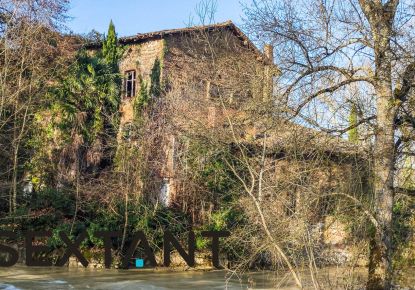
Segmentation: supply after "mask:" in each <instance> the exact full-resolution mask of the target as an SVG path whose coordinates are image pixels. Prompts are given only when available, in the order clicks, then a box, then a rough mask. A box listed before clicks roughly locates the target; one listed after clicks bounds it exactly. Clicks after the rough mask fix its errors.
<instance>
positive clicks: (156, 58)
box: [97, 21, 361, 210]
mask: <svg viewBox="0 0 415 290" xmlns="http://www.w3.org/2000/svg"><path fill="white" fill-rule="evenodd" d="M119 43H120V44H121V45H122V46H123V47H124V49H125V52H124V56H123V58H122V60H121V62H120V64H119V68H120V72H121V73H122V74H123V75H124V80H123V92H122V104H121V108H120V110H121V126H120V128H121V129H120V136H121V135H122V131H125V130H127V131H128V127H129V125H130V124H131V123H132V122H133V120H134V102H135V100H136V99H137V98H138V97H139V96H138V95H139V92H140V90H141V86H143V85H146V86H150V85H151V80H150V75H151V72H152V70H153V69H154V66H155V64H156V63H157V62H159V63H160V68H161V73H160V82H161V84H162V86H163V90H164V91H165V92H168V93H166V94H165V95H163V96H161V98H169V102H170V103H171V104H174V109H173V110H170V111H169V116H168V121H167V122H162V123H163V124H164V125H163V126H164V127H168V129H165V128H164V129H163V135H162V139H163V140H162V141H161V142H160V143H159V146H160V149H161V150H160V151H161V152H162V157H161V158H160V159H161V162H158V164H159V168H158V169H157V170H155V171H157V174H156V175H155V176H154V179H158V188H159V192H160V195H159V196H158V200H159V201H161V202H162V203H163V204H164V205H170V204H171V203H172V202H174V201H175V200H176V199H177V198H176V194H177V192H178V190H179V188H180V186H179V183H180V178H178V176H177V174H176V164H175V163H176V162H175V161H176V154H177V148H178V147H179V146H180V145H179V142H178V140H177V137H178V135H180V133H181V132H183V131H185V130H186V128H189V127H191V128H192V130H193V131H195V130H200V131H199V132H197V133H196V134H200V135H203V134H209V132H212V131H214V132H215V134H216V135H217V136H219V135H221V130H222V129H223V127H224V126H226V120H225V119H226V118H225V116H226V117H227V118H229V116H231V118H232V119H233V120H237V121H235V122H236V123H237V124H238V125H241V124H242V125H241V126H239V127H238V128H239V129H240V130H239V133H238V134H241V135H243V138H244V139H245V140H246V142H248V143H251V145H253V146H256V145H255V144H256V143H258V142H259V143H261V136H260V134H258V132H259V131H260V130H259V129H261V128H263V127H264V126H266V125H264V124H259V122H255V121H252V120H250V121H246V120H247V119H249V118H247V116H246V114H247V113H248V112H250V108H248V109H247V108H243V107H244V105H246V104H248V103H249V102H248V100H253V102H251V103H250V105H252V104H254V106H255V109H257V110H260V109H261V106H267V105H269V104H270V102H274V101H275V100H274V96H273V87H274V77H275V76H278V74H279V70H278V68H277V67H276V66H275V65H274V59H273V48H272V46H270V45H265V46H264V51H263V52H262V51H260V50H259V49H258V48H257V47H256V46H255V45H254V44H253V43H252V42H251V41H250V40H249V38H248V37H247V36H246V35H245V34H244V33H243V32H242V31H241V30H240V29H239V28H238V27H237V26H235V25H234V24H233V23H232V22H231V21H228V22H224V23H220V24H214V25H208V26H196V27H188V28H182V29H171V30H163V31H157V32H151V33H143V34H137V35H134V36H130V37H122V38H120V39H119ZM97 48H98V47H97ZM161 102H162V101H161ZM248 114H249V113H248ZM166 124H167V125H166ZM160 126H161V125H160ZM235 127H236V126H235ZM270 132H272V133H270V134H271V135H272V136H271V138H268V140H269V142H271V143H272V144H271V145H270V146H271V148H275V150H274V153H272V154H269V156H267V159H269V162H273V164H274V165H273V166H274V168H275V169H274V172H275V174H276V177H275V180H276V182H280V181H279V180H280V179H281V175H282V173H281V172H285V171H286V172H289V171H293V170H294V168H300V167H301V166H303V165H301V164H303V163H304V162H303V161H304V160H306V159H307V158H308V159H309V160H310V157H309V156H314V155H315V154H316V151H317V148H318V150H320V153H321V152H323V153H324V154H323V155H324V156H325V158H319V161H321V162H319V163H318V166H320V167H318V166H317V163H315V164H314V168H313V170H314V172H313V174H314V175H313V176H309V177H308V180H310V183H313V184H314V186H315V187H318V188H319V190H320V189H323V188H325V189H327V190H333V188H334V187H335V186H334V185H333V183H336V186H337V187H343V188H344V187H346V186H347V185H346V184H348V183H350V182H352V181H353V179H354V178H355V176H354V174H353V173H354V172H356V170H354V169H353V168H354V166H358V167H360V166H361V162H360V161H359V162H357V163H356V162H355V160H356V158H355V157H354V155H353V154H354V152H355V148H354V146H352V145H350V144H347V142H344V141H342V140H339V139H335V138H331V137H327V136H326V135H324V136H323V135H322V134H317V133H316V132H312V131H311V130H309V129H306V128H304V127H301V126H295V125H294V124H292V125H289V126H284V127H278V128H275V129H274V130H271V131H270ZM225 134H229V133H228V132H226V131H225V130H223V135H225ZM299 135H301V136H302V138H298V136H299ZM225 138H226V137H225ZM298 140H302V141H301V142H300V143H301V144H300V143H298ZM227 141H228V142H230V143H231V142H232V140H227ZM296 142H297V143H298V144H296ZM293 144H296V147H295V148H296V149H295V150H299V148H301V150H302V151H301V154H303V155H304V158H303V157H301V158H300V159H301V161H298V160H290V159H289V158H286V157H284V156H285V155H288V154H286V153H287V152H288V151H290V150H292V149H289V148H292V146H293ZM277 151H278V152H277ZM284 152H285V153H284ZM313 152H314V153H313ZM284 154H285V155H284ZM313 154H314V155H313ZM295 156H298V154H297V153H295ZM323 160H324V161H323ZM359 160H360V159H359ZM309 163H312V162H309ZM323 163H324V166H325V168H326V169H327V170H326V171H325V172H321V170H320V171H319V172H315V169H317V168H321V166H322V164H323ZM358 163H359V164H358ZM333 165H336V166H333ZM339 168H340V169H339ZM313 170H311V171H313ZM294 171H295V170H294ZM278 175H280V176H278ZM291 176H295V174H291ZM284 178H285V179H287V180H288V178H287V177H284ZM295 178H297V179H302V178H303V177H300V176H297V177H295ZM339 180H341V182H338V181H339ZM290 191H292V192H295V191H296V190H293V189H290ZM290 195H291V196H290V197H287V198H286V200H287V201H288V202H289V203H291V204H292V205H282V207H286V208H287V207H288V208H289V207H290V206H294V207H297V208H298V209H299V208H301V205H300V204H301V202H300V200H301V199H304V197H303V196H301V195H300V194H299V193H298V192H297V193H295V194H294V195H292V194H291V193H290ZM294 210H295V209H294Z"/></svg>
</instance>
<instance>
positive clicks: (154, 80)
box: [150, 58, 161, 97]
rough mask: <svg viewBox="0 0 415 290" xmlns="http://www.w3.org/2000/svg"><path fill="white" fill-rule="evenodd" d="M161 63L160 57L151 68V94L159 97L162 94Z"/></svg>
mask: <svg viewBox="0 0 415 290" xmlns="http://www.w3.org/2000/svg"><path fill="white" fill-rule="evenodd" d="M160 76H161V63H160V60H159V59H158V58H156V60H155V61H154V65H153V68H152V69H151V74H150V96H151V97H159V96H160V94H161V83H160Z"/></svg>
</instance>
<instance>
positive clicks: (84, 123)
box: [51, 51, 121, 141]
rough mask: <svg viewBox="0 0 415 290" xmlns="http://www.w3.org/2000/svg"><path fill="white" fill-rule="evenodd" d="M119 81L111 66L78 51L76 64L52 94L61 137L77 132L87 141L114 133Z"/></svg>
mask: <svg viewBox="0 0 415 290" xmlns="http://www.w3.org/2000/svg"><path fill="white" fill-rule="evenodd" d="M120 84H121V78H120V75H119V74H118V72H117V71H114V69H113V68H112V66H111V65H109V64H107V63H106V61H105V60H104V59H102V58H100V57H97V56H89V55H88V54H87V53H86V52H85V51H80V52H79V55H78V58H77V61H76V63H75V64H74V65H73V66H72V67H71V68H70V70H69V72H68V74H67V76H66V77H65V78H64V79H62V80H61V83H60V85H58V86H57V87H56V88H55V89H54V90H53V92H52V95H51V98H52V101H53V103H52V104H53V105H52V108H51V109H52V111H53V113H54V115H55V116H57V118H56V119H55V120H56V121H57V123H56V125H57V127H58V128H59V129H60V130H61V131H62V133H64V134H65V133H66V134H67V135H68V134H71V133H72V132H71V131H72V129H74V128H77V129H79V130H80V133H81V134H82V135H83V136H84V137H85V138H86V139H87V140H89V141H93V140H94V139H95V138H96V137H97V136H98V134H100V133H102V131H103V130H104V129H105V130H108V129H110V130H111V129H112V130H113V131H114V130H116V128H117V126H118V106H119V103H120Z"/></svg>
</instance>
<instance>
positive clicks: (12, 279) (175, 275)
mask: <svg viewBox="0 0 415 290" xmlns="http://www.w3.org/2000/svg"><path fill="white" fill-rule="evenodd" d="M318 271H319V272H318V274H317V276H316V277H315V279H314V285H313V279H311V277H310V275H309V273H308V272H303V273H302V274H301V277H302V278H301V279H302V282H303V283H304V286H305V288H306V289H315V286H316V285H315V283H316V281H318V282H317V283H318V284H319V285H318V286H321V288H324V289H346V288H347V289H359V288H361V287H362V286H363V285H364V280H365V276H366V273H367V270H366V269H363V268H361V269H356V268H354V269H353V270H351V269H350V268H336V267H330V268H323V269H319V270H318ZM0 289H4V290H17V289H31V290H32V289H33V290H39V289H48V290H49V289H58V290H59V289H62V290H66V289H125V290H128V289H154V290H155V289H158V290H161V289H166V290H167V289H183V290H185V289H197V290H205V289H206V290H207V289H284V290H291V289H297V288H296V287H295V284H294V283H293V280H292V278H291V276H290V275H289V274H288V273H282V274H279V275H277V274H276V273H275V272H254V273H246V274H244V275H243V276H237V275H236V274H234V275H231V273H230V272H227V271H211V272H202V271H187V272H165V271H157V270H143V269H141V270H135V269H134V270H114V269H111V270H103V269H99V270H93V269H83V268H57V267H54V268H35V267H30V268H28V267H25V266H17V267H11V268H0Z"/></svg>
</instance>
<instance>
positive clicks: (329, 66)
mask: <svg viewBox="0 0 415 290" xmlns="http://www.w3.org/2000/svg"><path fill="white" fill-rule="evenodd" d="M413 13H414V4H413V3H412V2H411V1H398V0H390V1H380V0H377V1H375V0H373V1H371V0H359V1H354V0H350V1H300V2H292V1H268V0H258V1H253V4H252V5H251V6H249V7H246V20H247V22H246V23H247V26H246V27H247V29H248V30H249V31H250V32H251V33H252V35H253V36H254V37H256V38H257V39H259V41H262V42H271V43H273V44H274V45H275V52H276V62H277V64H278V65H279V67H280V69H281V71H282V75H281V77H280V79H279V82H278V86H279V92H278V94H277V95H278V98H277V99H276V103H277V104H279V105H283V106H284V107H285V108H286V116H287V118H289V119H291V120H295V121H297V122H300V123H303V124H308V125H311V126H313V127H315V128H318V129H320V130H323V131H327V132H331V133H338V134H340V135H341V134H343V133H345V132H347V131H348V130H350V129H352V127H350V126H349V125H348V124H347V123H346V122H345V118H344V117H345V116H347V106H345V104H347V103H348V102H356V100H353V98H352V95H351V94H350V91H351V89H350V87H351V86H354V88H355V89H356V88H358V89H359V90H360V91H361V95H362V96H364V103H365V106H362V105H360V106H359V107H360V112H361V116H360V118H359V121H358V122H356V124H355V125H353V127H362V126H363V125H364V124H367V125H368V127H367V128H368V129H369V131H367V132H366V144H369V145H373V151H372V153H373V160H374V168H373V173H374V177H373V185H374V188H373V191H374V203H373V213H374V216H375V218H376V224H375V225H374V226H375V228H376V234H375V236H374V239H373V243H372V245H371V254H370V265H369V281H368V285H367V287H368V289H390V287H391V283H392V273H393V269H392V230H393V229H392V220H393V216H392V215H393V211H392V207H393V204H394V196H395V190H396V189H395V186H396V183H395V174H396V171H395V169H396V166H397V160H398V157H399V156H398V153H400V150H399V148H400V146H401V143H402V142H403V141H404V139H408V138H411V137H408V136H409V135H410V136H413V132H414V131H413V130H414V126H413V125H414V112H413V111H411V110H410V109H409V107H408V105H409V103H410V99H411V98H413V96H412V95H411V94H410V92H411V89H412V87H413V84H414V75H415V70H414V60H415V58H414V46H413V42H412V41H411V39H413V37H414V35H413V29H412V28H411V27H412V25H413V22H414V14H413ZM373 121H375V122H373ZM404 127H405V128H408V127H411V129H409V130H410V131H411V132H412V133H411V134H403V130H402V129H403V128H404ZM405 136H406V137H405ZM369 147H371V146H369Z"/></svg>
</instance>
